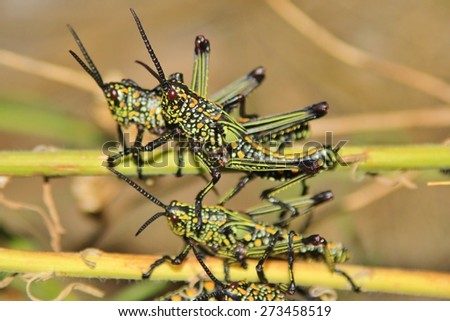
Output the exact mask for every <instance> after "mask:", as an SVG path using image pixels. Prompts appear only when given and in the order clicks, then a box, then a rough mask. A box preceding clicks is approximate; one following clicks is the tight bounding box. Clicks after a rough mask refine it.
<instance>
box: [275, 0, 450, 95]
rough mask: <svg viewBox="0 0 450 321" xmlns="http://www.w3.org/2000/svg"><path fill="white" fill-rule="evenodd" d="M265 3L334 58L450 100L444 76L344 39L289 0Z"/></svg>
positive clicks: (449, 90) (448, 87) (449, 86)
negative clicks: (405, 64)
mask: <svg viewBox="0 0 450 321" xmlns="http://www.w3.org/2000/svg"><path fill="white" fill-rule="evenodd" d="M266 3H267V4H268V5H269V6H270V7H271V8H272V10H273V11H274V12H275V13H277V14H278V15H279V16H280V17H281V18H282V19H283V20H285V21H286V22H287V23H289V24H290V25H291V26H292V27H294V28H295V29H296V30H297V31H299V32H300V33H301V34H302V35H304V36H305V37H306V38H308V39H309V40H311V41H312V42H313V43H315V44H316V45H317V46H318V47H320V48H321V49H322V50H324V51H325V52H327V53H328V54H330V55H331V56H333V57H334V58H336V59H338V60H340V61H342V62H344V63H346V64H348V65H351V66H354V67H357V68H361V69H365V70H369V71H371V72H374V73H377V74H380V75H382V76H384V77H386V78H389V79H392V80H395V81H398V82H400V83H402V84H404V85H407V86H409V87H413V88H415V89H418V90H420V91H423V92H425V93H427V94H429V95H431V96H434V97H436V98H439V99H441V100H442V101H445V102H447V103H449V102H450V85H449V84H448V83H447V82H445V81H444V80H442V79H439V78H438V77H436V76H433V75H430V74H427V73H425V72H422V71H418V70H416V69H413V68H411V67H407V66H404V65H401V64H399V63H394V62H390V61H386V60H383V59H381V58H378V57H375V56H373V55H371V54H369V53H367V52H365V51H363V50H361V49H359V48H356V47H354V46H352V45H350V44H348V43H346V42H344V41H342V40H341V39H339V38H337V37H336V36H334V35H333V34H331V33H330V32H329V31H328V30H326V29H325V28H324V27H322V26H321V25H319V24H318V23H316V22H315V21H314V20H312V19H311V18H310V17H309V16H308V15H306V14H305V13H304V12H303V11H302V10H301V9H300V8H299V7H297V6H296V5H294V4H293V3H292V2H290V1H289V0H266Z"/></svg>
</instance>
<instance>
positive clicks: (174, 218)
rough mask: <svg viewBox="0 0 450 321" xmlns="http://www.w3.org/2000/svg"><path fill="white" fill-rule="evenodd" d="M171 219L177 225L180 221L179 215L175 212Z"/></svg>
mask: <svg viewBox="0 0 450 321" xmlns="http://www.w3.org/2000/svg"><path fill="white" fill-rule="evenodd" d="M170 221H171V222H172V224H173V225H176V224H177V223H178V222H179V219H178V216H176V215H175V214H173V215H172V216H171V217H170Z"/></svg>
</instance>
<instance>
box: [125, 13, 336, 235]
mask: <svg viewBox="0 0 450 321" xmlns="http://www.w3.org/2000/svg"><path fill="white" fill-rule="evenodd" d="M131 12H132V14H133V17H134V20H135V22H136V24H137V26H138V29H139V32H140V34H141V37H142V39H143V41H144V44H145V46H146V48H147V51H148V53H149V55H150V58H151V60H152V61H153V63H154V65H155V67H156V70H157V71H154V70H153V69H151V68H150V67H149V66H147V65H145V64H144V63H142V62H139V63H141V64H142V65H143V66H144V67H146V68H147V69H148V70H149V72H150V73H151V74H152V75H153V76H154V77H155V78H156V79H157V80H158V81H159V83H160V85H161V87H162V88H163V91H162V100H161V106H162V115H163V117H164V119H165V121H166V125H167V127H168V128H169V130H168V132H167V133H165V134H163V135H162V136H160V137H158V138H157V139H155V140H154V141H152V142H150V143H148V144H147V145H145V146H144V147H143V148H142V150H143V151H147V152H150V151H152V150H153V149H155V148H157V147H159V146H161V145H163V144H166V143H167V142H168V141H169V140H172V139H174V138H176V137H181V138H183V139H186V140H187V144H188V148H189V150H190V151H191V152H193V154H194V155H195V156H196V157H197V160H198V161H199V162H200V163H202V164H203V165H204V166H205V167H206V168H207V169H208V171H209V173H210V174H211V177H212V178H211V180H210V182H209V183H208V184H207V185H206V187H204V188H203V189H202V190H201V191H200V192H199V193H198V194H197V196H196V198H195V212H196V214H197V216H198V226H197V230H200V229H201V225H202V224H203V223H202V220H201V219H200V216H201V209H202V201H203V198H204V197H205V196H206V194H207V193H208V192H209V191H210V190H211V189H212V188H213V187H214V185H215V184H217V182H218V181H219V180H220V178H221V168H229V169H234V170H240V171H247V172H264V171H269V172H272V173H273V172H278V171H290V172H292V173H293V174H294V173H295V175H296V177H297V180H300V179H305V178H308V177H311V176H314V175H315V174H317V173H318V172H321V171H322V170H324V169H327V167H328V165H327V163H326V161H327V159H324V157H327V158H329V157H328V153H329V150H327V149H326V148H324V147H323V146H322V147H317V148H314V149H310V150H308V151H307V152H306V153H304V154H302V155H300V156H299V155H290V156H284V155H281V154H279V153H275V152H271V151H270V150H269V149H266V148H264V147H263V146H261V145H260V144H259V143H258V142H255V141H253V140H252V138H251V136H249V135H248V134H247V131H246V129H245V128H244V127H243V126H242V124H239V123H238V122H237V121H236V120H235V119H234V118H232V117H231V116H230V115H229V114H228V113H227V112H226V111H225V110H226V109H227V108H228V107H230V106H234V105H236V104H239V100H238V99H234V100H230V101H228V102H225V103H224V105H223V106H222V105H220V104H218V103H216V102H213V101H210V100H208V99H206V98H205V97H203V96H201V95H199V94H198V93H197V92H195V91H194V90H192V89H190V88H189V87H188V86H187V85H185V84H184V83H182V82H180V81H178V80H176V79H167V78H166V76H165V74H164V71H163V69H162V67H161V65H160V63H159V60H158V59H157V57H156V55H155V52H154V51H153V49H152V47H151V45H150V42H149V40H148V38H147V35H146V34H145V31H144V29H143V27H142V24H141V22H140V20H139V18H138V17H137V15H136V13H135V12H134V10H133V9H131ZM331 151H332V150H331ZM332 152H333V151H332ZM267 196H268V197H267V199H269V200H270V201H273V202H275V203H276V202H278V203H279V204H280V205H283V204H282V203H281V202H279V201H278V200H273V199H272V198H271V197H270V195H267ZM288 209H289V210H292V209H291V208H288Z"/></svg>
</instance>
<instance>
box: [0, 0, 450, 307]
mask: <svg viewBox="0 0 450 321" xmlns="http://www.w3.org/2000/svg"><path fill="white" fill-rule="evenodd" d="M271 3H272V2H271ZM271 3H268V2H265V1H235V0H231V1H230V0H228V1H193V0H190V1H181V0H168V1H164V2H163V1H145V2H143V1H107V2H106V1H104V2H95V1H76V2H75V1H55V0H45V1H12V0H2V1H1V2H0V49H2V51H1V55H0V60H1V61H0V73H1V77H0V135H1V138H2V139H0V148H1V149H2V150H31V149H34V148H36V147H37V146H41V147H40V148H58V149H99V150H100V146H101V144H102V143H103V142H105V141H107V140H110V139H115V138H116V131H115V123H114V121H113V120H112V118H111V117H110V114H109V111H108V109H107V106H106V102H105V100H104V98H103V96H102V93H101V91H100V89H99V88H98V87H97V85H96V83H95V82H94V81H93V80H92V79H91V78H90V77H89V76H88V75H87V74H85V73H84V71H83V70H82V69H81V67H80V66H79V65H78V64H77V63H76V61H75V60H74V59H73V58H72V57H71V56H70V55H69V53H68V50H69V49H72V50H75V51H76V52H77V53H79V50H78V48H77V46H76V44H75V42H74V40H73V39H72V37H71V35H70V33H69V32H68V30H67V27H66V25H67V24H71V25H72V26H73V27H74V28H75V30H76V31H77V32H78V34H79V36H80V38H81V40H82V41H83V43H84V45H85V47H86V49H87V50H88V52H89V53H90V55H91V57H92V59H93V60H94V62H95V64H96V65H97V67H98V69H99V71H100V73H101V74H102V76H103V79H104V80H105V82H106V81H119V80H120V79H122V78H131V79H133V80H135V81H136V82H138V83H139V84H140V85H141V86H143V87H146V88H152V87H154V86H155V85H156V81H155V80H154V79H153V77H151V76H149V74H148V73H147V72H146V71H145V70H143V68H141V67H140V66H138V65H136V64H135V63H134V60H136V59H140V60H143V61H149V59H148V55H147V53H146V50H145V47H144V45H143V43H142V41H141V39H140V36H139V34H138V32H137V29H136V26H135V24H134V21H133V19H132V17H131V14H130V12H129V8H130V7H133V8H134V9H135V10H136V12H137V13H138V15H139V17H140V19H141V21H142V23H143V25H144V28H145V30H146V31H147V33H148V36H149V38H150V40H151V42H152V45H153V47H154V49H155V51H156V53H157V55H158V57H159V59H160V61H161V64H162V66H163V68H164V69H165V71H166V73H167V74H168V73H172V72H175V71H178V72H182V73H184V75H185V80H186V81H188V82H189V81H190V76H191V73H192V62H193V41H194V38H195V36H196V35H198V34H203V35H205V36H206V37H207V38H208V39H209V40H210V42H211V48H212V50H211V60H210V74H209V93H213V92H215V91H217V90H219V89H220V88H222V87H223V86H225V85H226V84H228V83H230V82H231V81H233V80H235V79H237V78H238V77H240V76H242V75H244V74H245V73H247V72H248V71H250V70H251V69H253V68H254V67H257V66H264V67H265V68H266V71H267V78H266V80H265V81H264V83H263V85H262V86H261V87H260V88H259V89H258V90H256V91H255V93H254V94H252V96H251V98H250V99H249V100H248V101H247V107H248V110H249V112H251V113H257V114H259V115H270V114H273V113H279V112H284V111H290V110H293V109H294V108H300V107H303V106H307V105H310V104H312V103H316V102H319V101H324V100H326V101H327V102H328V103H329V104H330V111H329V114H328V115H327V116H326V117H325V118H322V119H319V120H317V121H315V122H313V123H311V128H312V132H313V136H312V138H313V139H315V140H318V141H322V142H323V141H324V139H325V131H331V132H334V133H335V135H334V139H335V142H337V141H338V140H340V139H347V140H349V143H348V144H349V146H350V145H352V146H362V145H390V144H395V145H407V144H427V143H432V144H439V143H444V142H445V140H446V139H448V137H449V133H450V131H449V126H448V125H447V126H446V125H445V124H443V122H442V121H443V119H442V117H440V116H436V114H437V112H438V111H439V113H441V112H442V111H444V112H445V110H446V109H448V108H449V104H450V99H447V98H446V97H448V96H450V92H448V91H447V92H445V90H448V88H447V87H446V88H441V90H437V91H438V92H441V93H442V95H441V96H440V95H439V93H438V94H433V93H430V92H425V91H424V90H421V89H420V88H418V87H417V86H415V85H414V84H413V83H414V81H415V80H416V79H415V78H413V77H411V83H409V84H408V83H407V82H399V81H397V80H395V79H393V78H392V76H391V77H387V76H386V75H385V74H383V73H382V72H380V71H379V68H377V67H376V66H375V67H374V66H373V65H371V64H365V65H364V67H363V68H361V67H357V66H354V65H349V63H350V64H351V63H357V61H355V60H352V59H351V56H348V55H346V54H345V52H343V55H344V56H345V57H347V58H348V59H347V60H350V61H347V62H345V61H343V60H342V59H339V54H340V53H341V52H340V47H339V48H337V47H333V46H331V47H329V49H328V50H324V47H323V46H322V47H321V45H320V44H323V42H321V41H322V40H323V39H322V38H321V37H320V35H321V34H319V33H318V29H316V28H310V29H307V30H304V29H301V30H299V29H298V28H296V27H295V26H294V25H292V24H291V23H289V22H288V21H287V20H286V16H281V15H280V14H279V12H280V11H279V10H283V9H284V8H285V7H284V6H283V4H284V2H281V1H280V2H275V5H273V4H272V5H271ZM291 4H293V5H294V7H295V10H292V8H291V9H290V10H287V11H288V12H290V13H291V14H295V13H303V14H306V15H307V16H309V17H310V19H312V20H313V21H315V22H316V23H317V25H318V28H324V29H326V30H328V32H330V33H331V34H332V35H334V36H335V37H336V38H337V39H340V40H341V41H343V42H344V43H347V44H348V45H350V46H352V47H354V48H358V49H359V50H360V51H362V52H363V53H365V54H367V55H371V56H373V57H377V59H381V60H384V61H387V62H391V63H397V64H401V65H403V66H407V67H409V68H412V69H416V70H417V71H421V72H423V73H426V74H428V75H431V76H433V77H437V78H440V79H441V80H442V81H450V80H449V74H448V71H449V70H450V60H449V59H448V52H449V51H450V39H449V37H448V34H449V31H450V26H449V21H450V4H449V3H448V2H447V1H444V0H440V1H439V0H433V1H432V0H425V1H424V0H421V1H418V0H414V1H411V0H410V1H406V0H399V1H395V2H391V1H378V2H367V1H364V2H361V1H356V0H344V1H323V0H319V1H307V0H303V1H293V2H291ZM293 20H294V21H297V22H299V23H301V22H302V21H301V20H300V19H299V18H298V16H295V15H294V18H293ZM320 39H322V40H320ZM324 41H326V39H325V40H324ZM14 54H17V55H22V56H26V57H28V58H30V59H34V60H36V61H42V62H47V63H50V64H53V65H56V66H60V67H64V68H68V69H69V71H73V72H72V73H66V69H62V70H60V69H52V68H50V67H49V66H47V67H48V68H47V67H46V68H43V69H38V67H39V66H40V65H39V64H38V63H37V62H36V61H29V62H28V63H25V64H23V63H21V62H17V59H16V56H14ZM448 86H449V87H450V85H448ZM394 115H395V117H396V118H394ZM439 115H441V114H439ZM355 116H367V117H365V118H363V119H364V121H363V123H361V122H362V121H361V119H359V118H354V117H355ZM380 117H381V118H380ZM393 119H394V120H395V121H392V120H393ZM374 120H375V121H374ZM447 120H448V113H447ZM352 121H354V122H355V123H354V125H352ZM405 123H406V124H407V125H405ZM342 124H345V126H342ZM42 146H45V147H42ZM0 161H1V160H0ZM224 176H225V177H224V178H223V179H222V180H221V182H220V184H219V185H218V187H217V188H218V190H219V192H220V193H222V194H223V193H225V192H226V191H228V190H229V188H231V187H232V186H233V185H234V184H235V183H236V182H237V180H238V178H239V177H240V175H238V174H227V175H224ZM356 176H357V177H356V178H355V177H352V175H351V173H350V171H349V170H339V171H335V172H327V173H324V174H321V175H319V176H318V177H317V178H314V179H313V180H311V182H310V186H311V192H312V193H317V192H320V191H323V190H328V189H330V190H332V191H333V192H334V194H335V199H334V200H333V201H332V202H329V203H328V204H326V205H323V206H321V207H320V208H318V209H317V210H316V211H315V213H314V219H313V223H312V225H311V227H310V228H309V230H308V232H310V233H311V234H312V233H320V234H321V235H323V236H325V237H326V238H327V239H328V240H333V241H341V242H343V243H344V244H346V245H347V247H348V248H349V249H350V250H351V252H352V254H353V257H352V260H351V262H350V263H353V264H361V265H366V266H380V267H398V268H405V269H426V270H433V271H446V272H450V259H449V252H450V238H449V234H450V233H449V232H450V230H449V226H450V219H449V216H448V214H449V211H448V209H449V204H448V193H449V187H448V186H434V187H430V186H427V182H430V181H444V180H448V179H449V178H448V176H445V175H443V174H441V173H439V172H438V171H422V172H418V173H412V172H408V173H400V172H388V173H380V176H381V179H374V178H373V177H368V176H366V177H365V176H364V173H362V172H357V173H356ZM408 177H409V179H410V180H411V183H409V184H407V185H408V186H410V187H411V186H412V185H413V186H414V187H415V188H414V189H411V188H407V187H404V186H397V187H393V185H395V184H396V182H398V181H402V180H405V178H408ZM147 183H148V185H149V186H148V187H147V188H148V190H149V191H151V192H152V193H154V194H155V195H156V196H157V197H158V198H160V199H161V200H163V201H164V202H169V201H171V200H173V199H177V200H182V201H186V202H190V203H192V202H193V199H194V197H195V195H196V193H197V192H198V191H199V190H200V189H201V188H202V187H203V186H204V184H205V183H204V181H203V180H202V179H201V178H200V177H194V176H189V177H188V176H185V177H183V178H175V177H174V176H166V177H155V178H152V179H151V180H148V181H147ZM50 186H51V189H52V195H53V198H54V200H55V207H56V209H57V211H58V212H59V215H60V217H61V221H62V226H63V227H64V228H65V230H66V233H65V234H64V235H63V236H62V239H61V242H62V243H61V244H62V250H63V251H81V250H83V249H85V248H87V247H95V248H99V249H101V250H103V251H108V252H122V253H160V254H172V255H173V254H176V253H178V251H179V250H180V249H181V247H182V243H181V241H180V240H178V239H177V238H176V237H175V236H173V235H172V234H171V232H170V230H169V229H168V227H167V224H166V222H165V221H164V220H163V219H161V220H160V221H157V222H155V223H154V224H153V225H152V226H150V227H149V229H148V230H147V231H146V232H145V233H143V234H142V235H140V236H139V237H138V238H135V237H134V233H135V231H136V230H137V228H138V227H139V226H140V225H141V224H142V223H143V222H144V221H145V220H146V219H147V218H148V217H149V216H150V215H151V214H153V213H155V212H157V211H158V210H159V209H158V208H157V207H156V206H154V205H152V204H149V202H146V201H145V200H144V199H143V198H142V197H141V196H139V195H137V193H136V192H135V191H133V190H132V189H130V188H129V187H127V186H125V185H124V183H123V182H120V181H118V180H117V179H115V178H114V177H71V178H57V179H56V178H55V179H51V180H50ZM271 186H273V184H272V183H271V182H268V181H263V180H258V181H257V182H254V183H253V184H249V185H248V186H247V187H246V188H245V189H244V191H243V192H242V193H241V194H239V195H238V196H237V197H236V198H235V199H233V200H232V201H231V202H230V203H229V204H228V207H230V208H233V209H239V210H244V209H245V208H248V207H251V206H254V205H256V204H258V202H259V194H260V192H261V191H262V189H263V188H269V187H271ZM296 192H297V189H295V191H288V192H287V194H289V193H290V194H291V195H294V194H295V193H296ZM1 193H2V195H3V197H2V200H3V201H2V203H0V246H1V247H8V248H25V249H33V250H46V251H49V250H51V247H50V237H49V233H48V231H47V229H46V226H45V224H44V223H43V221H42V219H41V217H40V216H39V215H36V210H30V209H14V208H11V207H12V206H7V204H6V203H5V201H4V200H5V199H8V200H10V201H14V202H18V203H22V204H27V205H32V206H36V207H39V208H41V209H43V210H44V211H45V210H46V206H45V204H44V201H43V196H42V195H43V179H42V178H40V177H33V178H12V179H11V180H10V181H9V183H8V184H6V185H5V186H4V187H3V189H2V191H1ZM287 194H286V196H289V195H287ZM215 202H217V197H216V196H215V195H213V193H211V194H209V196H208V199H207V201H206V202H205V203H208V204H214V203H215ZM8 204H10V203H8ZM10 205H11V204H10ZM296 223H297V224H301V220H298V222H296ZM293 228H294V229H295V226H293ZM69 281H70V280H58V279H57V280H53V281H48V282H44V283H42V284H41V283H40V284H37V285H35V288H33V291H35V292H34V293H35V295H36V296H38V297H41V298H43V299H51V298H53V297H54V296H55V295H56V294H57V293H58V291H60V290H61V289H62V287H63V283H64V282H69ZM82 282H85V283H88V284H90V285H94V286H98V287H100V288H101V289H103V290H105V292H106V298H108V299H118V298H125V299H131V300H134V299H147V298H150V297H151V295H152V293H151V291H150V290H149V291H150V292H146V291H147V290H144V291H143V292H139V291H137V290H136V291H133V290H131V291H130V292H131V293H133V294H129V293H128V292H124V291H126V290H127V289H128V290H129V288H131V289H133V287H141V289H142V288H144V289H148V288H151V286H149V283H145V284H144V286H142V283H141V282H132V283H129V282H124V281H116V280H112V281H103V282H100V283H99V282H97V281H95V280H82ZM159 285H161V284H159ZM23 288H24V285H23V282H20V281H15V282H13V284H12V285H10V286H8V287H7V288H5V289H0V299H2V300H14V299H27V298H26V295H25V292H24V291H23ZM123 293H127V294H123ZM137 293H139V294H137ZM141 293H142V294H141ZM71 298H73V299H88V300H89V299H92V297H90V296H88V295H83V294H79V293H78V292H77V293H73V294H72V295H71ZM339 299H352V300H381V299H385V300H397V299H402V300H404V299H417V298H415V297H405V296H397V295H385V294H361V295H355V294H352V293H348V292H346V291H342V292H340V293H339Z"/></svg>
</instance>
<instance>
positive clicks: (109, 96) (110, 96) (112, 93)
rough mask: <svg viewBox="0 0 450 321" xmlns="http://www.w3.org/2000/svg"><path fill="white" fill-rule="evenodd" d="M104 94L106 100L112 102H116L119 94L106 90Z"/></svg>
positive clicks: (109, 89)
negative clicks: (106, 97)
mask: <svg viewBox="0 0 450 321" xmlns="http://www.w3.org/2000/svg"><path fill="white" fill-rule="evenodd" d="M105 92H106V94H107V96H108V98H110V99H112V100H117V98H118V97H119V93H118V92H117V90H115V89H111V88H108V89H107V90H105Z"/></svg>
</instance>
